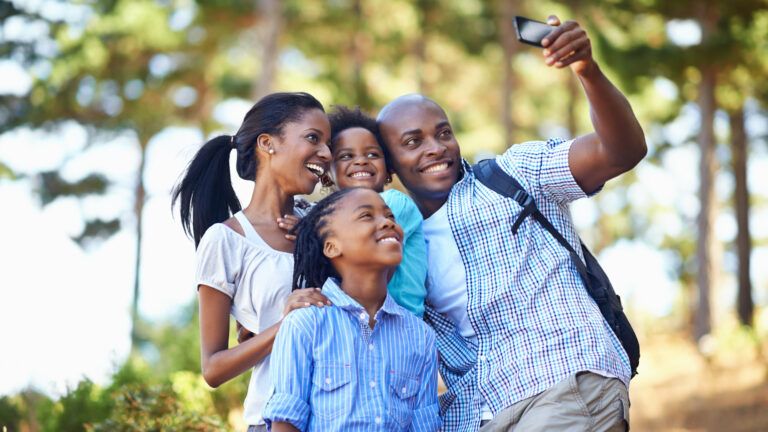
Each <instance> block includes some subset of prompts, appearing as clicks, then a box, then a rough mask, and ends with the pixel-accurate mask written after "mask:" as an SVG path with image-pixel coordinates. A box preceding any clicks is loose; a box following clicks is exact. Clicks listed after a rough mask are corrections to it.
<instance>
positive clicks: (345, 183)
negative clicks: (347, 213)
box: [331, 127, 388, 192]
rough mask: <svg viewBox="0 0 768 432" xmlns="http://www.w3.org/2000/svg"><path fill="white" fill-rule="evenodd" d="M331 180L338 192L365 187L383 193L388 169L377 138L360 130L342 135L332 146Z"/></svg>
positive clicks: (365, 130)
mask: <svg viewBox="0 0 768 432" xmlns="http://www.w3.org/2000/svg"><path fill="white" fill-rule="evenodd" d="M332 147H333V164H332V165H331V169H332V170H333V177H334V180H335V182H336V185H337V186H338V187H339V188H340V189H346V188H350V187H364V188H368V189H373V190H374V191H376V192H382V191H383V190H384V184H385V183H386V181H387V177H388V173H387V165H386V163H385V161H384V152H383V151H382V150H381V147H380V146H379V143H378V141H376V137H375V136H374V135H373V134H372V133H371V132H370V131H369V130H367V129H364V128H361V127H354V128H349V129H345V130H343V131H341V132H340V133H339V134H338V135H337V136H336V140H335V141H334V143H333V146H332Z"/></svg>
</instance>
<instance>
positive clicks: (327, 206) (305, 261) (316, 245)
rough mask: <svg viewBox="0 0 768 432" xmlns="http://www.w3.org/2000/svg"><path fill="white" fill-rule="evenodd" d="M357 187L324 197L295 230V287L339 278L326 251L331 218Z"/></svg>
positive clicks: (318, 286) (308, 285)
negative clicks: (340, 203) (341, 202)
mask: <svg viewBox="0 0 768 432" xmlns="http://www.w3.org/2000/svg"><path fill="white" fill-rule="evenodd" d="M355 189H360V188H348V189H342V190H338V191H336V192H334V193H332V194H330V195H328V196H327V197H325V198H323V199H322V200H320V201H319V202H318V203H317V204H315V206H314V207H312V210H310V211H309V213H307V215H306V216H304V217H303V218H302V219H301V221H299V223H298V224H297V225H296V227H295V228H294V229H293V231H294V232H295V233H296V248H295V249H294V251H293V258H294V260H293V289H297V288H303V287H313V288H320V287H322V286H323V284H324V283H325V280H326V279H328V278H329V277H335V278H339V277H340V276H339V274H338V273H337V272H336V269H334V268H333V266H332V265H331V260H329V259H328V257H326V256H325V254H323V246H324V244H325V239H326V238H327V237H328V234H329V231H328V228H327V225H328V218H329V217H330V216H331V214H333V212H334V211H336V208H337V207H336V206H337V204H338V202H339V201H340V200H341V199H342V198H344V197H345V196H346V195H347V194H349V193H350V192H352V191H354V190H355Z"/></svg>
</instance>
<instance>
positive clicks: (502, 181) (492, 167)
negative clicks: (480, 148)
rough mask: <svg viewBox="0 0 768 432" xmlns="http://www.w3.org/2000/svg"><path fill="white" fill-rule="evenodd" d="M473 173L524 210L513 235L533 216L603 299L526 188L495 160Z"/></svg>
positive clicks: (477, 168) (566, 241)
mask: <svg viewBox="0 0 768 432" xmlns="http://www.w3.org/2000/svg"><path fill="white" fill-rule="evenodd" d="M473 171H474V174H475V177H477V179H478V180H480V183H482V184H484V185H485V186H486V187H487V188H488V189H491V190H492V191H494V192H496V193H498V194H499V195H502V196H505V197H508V198H512V199H514V200H515V201H517V203H518V204H520V206H521V207H522V208H523V211H522V212H521V213H520V215H519V216H518V217H517V219H516V220H515V222H514V223H513V224H512V233H513V234H517V230H518V228H520V224H521V223H522V222H523V220H524V219H525V218H526V217H528V216H529V215H532V216H533V218H534V219H535V220H536V221H537V222H539V224H541V226H542V227H543V228H544V229H545V230H547V231H549V233H550V234H551V235H552V237H554V238H555V240H557V242H558V243H560V244H561V245H563V247H565V248H566V249H567V250H568V253H569V254H570V255H571V260H572V261H573V263H574V265H575V266H576V269H577V270H578V271H579V274H580V275H581V277H582V279H583V280H584V284H585V285H586V286H587V290H588V291H589V293H590V294H591V295H592V296H593V297H595V296H597V298H600V297H603V295H601V294H600V293H597V292H594V290H593V289H592V287H591V286H590V281H589V274H588V272H587V266H586V265H585V264H584V262H583V261H582V260H581V258H580V257H579V254H578V253H576V251H575V250H574V249H573V246H571V244H570V243H568V240H566V239H565V237H563V236H562V234H560V232H559V231H558V230H557V228H555V226H554V225H552V223H551V222H550V221H549V219H547V217H546V216H544V214H542V213H541V212H540V211H539V209H538V207H536V202H535V201H534V199H533V197H532V196H531V195H530V194H529V193H528V192H526V191H525V188H523V187H522V186H521V185H520V183H519V182H518V181H517V180H516V179H515V178H514V177H512V176H511V175H508V174H507V173H506V172H504V170H503V169H501V167H500V166H499V164H498V163H497V162H496V160H494V159H486V160H482V161H480V162H478V163H477V164H476V165H475V166H474V167H473Z"/></svg>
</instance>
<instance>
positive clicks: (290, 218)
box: [282, 215, 299, 224]
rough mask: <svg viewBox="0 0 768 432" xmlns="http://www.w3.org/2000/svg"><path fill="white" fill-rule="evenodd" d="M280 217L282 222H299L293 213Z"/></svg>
mask: <svg viewBox="0 0 768 432" xmlns="http://www.w3.org/2000/svg"><path fill="white" fill-rule="evenodd" d="M282 219H283V222H288V223H294V224H296V223H299V218H298V217H296V216H294V215H285V217H283V218H282Z"/></svg>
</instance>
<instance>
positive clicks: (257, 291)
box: [195, 209, 303, 425]
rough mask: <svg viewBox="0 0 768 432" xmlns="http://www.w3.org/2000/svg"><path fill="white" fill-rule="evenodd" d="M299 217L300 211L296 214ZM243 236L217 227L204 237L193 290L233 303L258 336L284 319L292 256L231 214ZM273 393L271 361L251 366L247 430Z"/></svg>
mask: <svg viewBox="0 0 768 432" xmlns="http://www.w3.org/2000/svg"><path fill="white" fill-rule="evenodd" d="M294 212H295V213H296V214H297V215H298V216H302V215H303V212H302V211H301V210H299V209H295V210H294ZM235 218H236V219H237V221H238V222H240V226H241V227H242V229H243V232H244V233H245V236H244V237H243V236H241V235H240V234H238V233H237V232H235V231H233V230H232V229H231V228H229V227H227V226H226V225H224V224H221V223H218V224H215V225H213V226H211V227H210V228H208V230H207V231H206V232H205V234H204V235H203V238H202V239H201V240H200V245H199V246H198V247H197V274H196V277H195V279H196V281H197V285H196V286H200V285H208V286H209V287H211V288H215V289H217V290H219V291H221V292H223V293H224V294H226V295H227V296H229V297H230V298H231V299H232V309H231V314H232V316H233V317H235V319H236V320H237V321H239V322H240V324H242V325H243V326H244V327H245V328H247V329H248V330H250V331H251V332H253V333H254V334H259V333H261V332H262V331H264V330H265V329H267V328H269V327H271V326H272V325H274V324H275V323H277V322H278V321H279V320H280V318H281V317H282V313H283V308H284V307H285V302H286V299H287V298H288V295H289V294H290V293H291V283H292V276H293V254H292V253H288V252H281V251H278V250H275V249H273V248H271V247H270V246H269V245H268V244H267V243H266V242H264V240H263V239H262V238H261V237H260V236H259V234H258V233H257V232H256V230H255V229H254V228H253V226H252V225H251V223H250V222H249V221H248V219H247V218H246V217H245V215H244V214H243V213H242V212H238V213H237V214H235ZM272 391H273V386H272V381H271V379H270V377H269V356H267V357H265V358H264V359H262V360H261V361H260V362H259V363H256V365H255V366H254V367H253V372H252V373H251V381H250V383H249V385H248V394H247V396H246V397H245V403H244V413H243V415H244V417H245V422H246V424H248V425H261V424H264V419H262V417H261V412H262V409H263V408H264V404H265V403H266V402H267V400H268V399H269V397H270V396H271V394H272Z"/></svg>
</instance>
